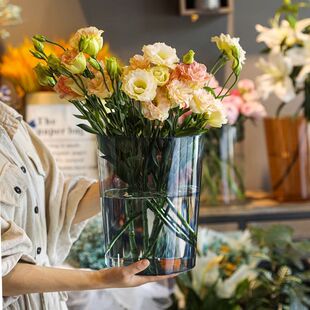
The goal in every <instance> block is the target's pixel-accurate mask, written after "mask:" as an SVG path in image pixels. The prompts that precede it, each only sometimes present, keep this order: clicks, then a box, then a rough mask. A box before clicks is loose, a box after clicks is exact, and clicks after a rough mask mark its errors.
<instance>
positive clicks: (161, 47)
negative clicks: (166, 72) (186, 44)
mask: <svg viewBox="0 0 310 310" xmlns="http://www.w3.org/2000/svg"><path fill="white" fill-rule="evenodd" d="M142 51H143V53H144V54H143V55H144V57H145V58H146V59H148V60H149V61H150V62H151V63H152V64H154V65H159V66H167V67H169V68H174V67H175V64H176V63H177V62H178V61H179V58H178V56H177V54H176V50H175V48H172V47H170V46H168V45H166V44H165V43H154V44H152V45H144V46H143V48H142Z"/></svg>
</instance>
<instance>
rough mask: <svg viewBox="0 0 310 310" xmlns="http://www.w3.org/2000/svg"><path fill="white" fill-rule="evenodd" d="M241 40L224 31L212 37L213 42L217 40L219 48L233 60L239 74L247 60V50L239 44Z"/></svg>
mask: <svg viewBox="0 0 310 310" xmlns="http://www.w3.org/2000/svg"><path fill="white" fill-rule="evenodd" d="M239 40H240V39H239V38H232V37H231V36H230V35H229V34H226V35H225V34H223V33H222V34H221V35H220V36H215V37H212V39H211V42H215V43H216V45H217V47H218V49H219V50H220V51H221V52H223V53H224V54H225V55H226V56H227V57H228V59H230V60H231V61H232V62H233V70H234V71H236V73H238V74H239V73H240V71H241V69H242V65H243V64H244V62H245V51H244V50H243V48H242V47H241V45H240V44H239Z"/></svg>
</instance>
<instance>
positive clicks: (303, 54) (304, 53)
mask: <svg viewBox="0 0 310 310" xmlns="http://www.w3.org/2000/svg"><path fill="white" fill-rule="evenodd" d="M286 56H287V57H288V58H289V59H290V60H291V62H292V64H293V66H297V67H302V68H301V70H300V72H299V74H298V76H297V78H296V83H297V86H298V87H301V88H302V87H303V85H304V83H305V80H306V78H307V76H308V75H309V73H310V40H309V41H308V42H306V43H305V45H304V46H303V47H293V48H291V49H289V50H288V51H287V53H286Z"/></svg>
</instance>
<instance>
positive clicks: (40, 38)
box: [32, 34, 46, 42]
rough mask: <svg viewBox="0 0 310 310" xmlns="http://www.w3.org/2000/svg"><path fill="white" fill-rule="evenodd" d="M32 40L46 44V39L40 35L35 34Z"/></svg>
mask: <svg viewBox="0 0 310 310" xmlns="http://www.w3.org/2000/svg"><path fill="white" fill-rule="evenodd" d="M32 38H33V39H35V40H37V41H39V42H46V38H45V37H44V36H42V35H40V34H36V35H35V36H33V37H32Z"/></svg>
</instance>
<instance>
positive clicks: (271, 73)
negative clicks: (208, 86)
mask: <svg viewBox="0 0 310 310" xmlns="http://www.w3.org/2000/svg"><path fill="white" fill-rule="evenodd" d="M309 6H310V5H309V3H306V2H297V3H293V2H292V1H291V0H284V1H283V5H282V6H281V7H280V8H279V9H278V10H277V11H276V14H275V16H274V18H273V19H272V20H271V28H267V27H263V26H261V25H257V26H256V29H257V31H258V32H259V35H258V36H257V42H263V43H264V44H265V45H266V46H267V48H266V50H265V52H266V53H268V59H267V60H265V59H263V58H262V59H260V61H259V63H258V67H259V68H260V69H261V71H262V75H260V76H259V77H258V78H257V83H258V90H259V92H260V93H261V95H262V98H263V99H267V98H268V97H269V95H270V94H272V93H273V94H275V95H276V97H278V99H280V100H281V104H279V106H278V108H277V111H276V118H266V119H265V131H266V141H267V149H268V155H269V167H270V174H271V183H272V189H273V194H274V196H275V198H277V199H278V200H280V201H285V200H286V201H287V200H303V199H309V198H310V172H309V171H310V161H309V158H310V157H309V137H308V129H307V122H308V121H309V120H310V18H306V19H302V20H298V13H299V10H300V9H303V10H304V9H305V8H306V7H309ZM298 94H303V95H304V96H303V101H302V103H301V104H300V105H298V106H297V107H296V111H295V113H294V114H293V115H292V116H285V117H280V116H281V115H282V112H283V109H284V108H285V107H286V106H287V104H288V103H290V102H291V101H292V100H293V99H295V98H296V99H297V100H296V102H298V97H297V95H298ZM301 97H302V96H301Z"/></svg>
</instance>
